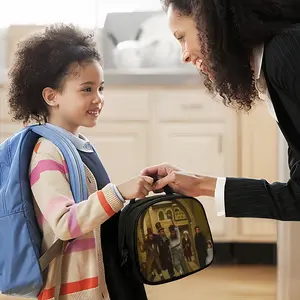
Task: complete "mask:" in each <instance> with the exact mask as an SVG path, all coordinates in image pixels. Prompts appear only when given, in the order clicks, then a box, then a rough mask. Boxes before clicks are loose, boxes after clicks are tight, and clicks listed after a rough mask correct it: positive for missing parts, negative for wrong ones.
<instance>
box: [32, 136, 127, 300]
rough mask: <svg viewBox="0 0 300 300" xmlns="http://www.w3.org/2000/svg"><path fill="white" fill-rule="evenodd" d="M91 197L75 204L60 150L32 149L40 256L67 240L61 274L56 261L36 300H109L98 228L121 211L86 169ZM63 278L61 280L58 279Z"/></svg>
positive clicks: (45, 145)
mask: <svg viewBox="0 0 300 300" xmlns="http://www.w3.org/2000/svg"><path fill="white" fill-rule="evenodd" d="M85 171H86V177H87V180H86V183H87V188H88V194H89V197H88V199H86V200H85V201H82V202H80V203H78V204H75V202H74V200H73V197H72V193H71V190H70V184H69V174H68V169H67V166H66V163H65V161H64V158H63V155H62V153H61V152H60V150H59V149H58V148H57V147H56V146H55V145H54V144H53V143H52V142H50V141H48V140H46V139H45V138H40V139H39V141H38V143H37V144H36V146H35V149H34V152H33V155H32V159H31V164H30V170H29V172H30V184H31V189H32V192H33V196H34V209H35V213H36V217H37V220H38V223H39V226H40V229H41V231H42V233H43V240H42V253H44V252H45V251H46V250H47V249H49V247H50V246H51V245H52V244H53V243H54V242H55V240H56V239H57V238H59V239H61V240H70V239H74V238H76V240H74V241H73V242H71V243H70V244H68V245H67V247H66V249H65V252H64V254H63V257H62V263H61V272H60V270H59V263H58V259H57V258H56V259H54V260H53V261H52V262H51V264H50V266H49V269H48V272H47V273H46V274H45V276H46V278H45V286H44V289H43V291H42V292H41V294H40V295H39V297H38V299H39V300H46V299H54V295H55V291H56V290H57V286H58V283H59V282H60V281H61V285H60V296H59V299H60V300H71V299H75V300H77V299H91V300H94V299H95V300H99V299H105V300H108V299H109V295H108V291H107V287H106V283H105V273H104V265H103V259H102V250H101V236H100V226H101V224H102V223H104V222H105V221H106V220H107V219H109V218H110V217H111V216H112V215H114V214H115V213H116V212H118V211H120V210H121V208H122V207H123V203H122V201H120V199H119V198H118V195H117V194H116V193H115V189H114V187H113V185H112V184H108V185H106V186H105V187H104V188H103V189H102V190H100V191H97V183H96V180H95V178H94V176H93V174H92V173H91V171H90V170H89V169H88V168H87V167H86V166H85ZM60 273H61V280H59V277H58V274H60Z"/></svg>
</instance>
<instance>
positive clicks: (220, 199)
mask: <svg viewBox="0 0 300 300" xmlns="http://www.w3.org/2000/svg"><path fill="white" fill-rule="evenodd" d="M225 183H226V178H224V177H218V178H217V184H216V190H215V207H216V211H217V215H218V216H219V217H221V216H225V199H224V198H225Z"/></svg>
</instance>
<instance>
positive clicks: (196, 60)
mask: <svg viewBox="0 0 300 300" xmlns="http://www.w3.org/2000/svg"><path fill="white" fill-rule="evenodd" d="M167 16H168V21H169V28H170V30H171V32H172V33H173V35H174V37H175V38H176V39H177V40H178V42H179V43H180V45H181V49H182V61H183V62H184V63H192V64H193V65H194V66H195V67H196V68H197V69H198V70H199V71H201V72H203V73H205V74H207V75H208V76H209V78H210V80H212V79H213V78H212V76H210V74H208V72H207V69H206V68H205V66H203V64H202V55H201V46H200V41H199V33H198V30H197V27H196V24H195V22H194V20H193V18H192V17H190V16H183V15H181V14H180V13H179V12H178V11H177V10H176V9H175V8H174V7H173V5H172V4H171V5H170V6H169V8H168V12H167Z"/></svg>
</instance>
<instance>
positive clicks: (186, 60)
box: [181, 51, 191, 64]
mask: <svg viewBox="0 0 300 300" xmlns="http://www.w3.org/2000/svg"><path fill="white" fill-rule="evenodd" d="M181 60H182V62H183V63H185V64H187V63H189V62H191V55H190V53H189V52H188V51H184V52H183V53H182V58H181Z"/></svg>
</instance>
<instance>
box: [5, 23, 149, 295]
mask: <svg viewBox="0 0 300 300" xmlns="http://www.w3.org/2000/svg"><path fill="white" fill-rule="evenodd" d="M9 76H10V89H9V105H10V108H11V111H12V113H13V116H14V119H15V120H20V121H23V122H24V123H28V122H30V121H32V120H35V121H38V122H40V123H41V122H45V123H46V126H50V127H55V128H57V129H58V130H60V131H61V132H62V133H63V134H64V135H65V136H66V137H68V138H69V139H70V140H71V142H73V144H74V146H75V147H76V148H77V149H78V152H79V154H80V156H81V158H82V161H83V162H84V166H85V171H86V184H87V189H88V193H89V197H88V199H86V200H84V201H82V202H81V203H79V204H75V203H74V199H73V198H72V193H71V190H70V183H69V174H68V169H67V167H66V164H65V161H64V157H63V155H62V153H61V152H60V151H59V150H58V148H57V147H56V146H55V145H54V144H53V143H51V142H50V141H49V140H47V139H45V138H40V139H39V140H38V143H37V144H36V146H35V149H34V152H33V154H32V160H31V164H30V170H29V175H30V183H31V189H32V193H33V196H34V199H35V201H34V208H35V213H36V216H37V220H38V222H39V226H40V229H41V231H42V234H43V240H42V253H44V252H45V251H47V249H49V247H50V246H51V245H52V244H53V243H54V242H55V240H56V239H57V238H59V239H61V240H64V241H68V240H71V239H75V240H73V241H72V242H70V243H69V244H68V245H67V247H66V249H65V251H64V253H63V256H62V259H60V262H59V259H58V258H56V259H54V260H53V261H52V262H51V264H50V265H49V268H48V271H47V273H46V274H45V286H44V289H43V291H42V292H41V293H40V295H39V299H62V300H64V299H66V300H69V299H87V300H88V299H91V300H100V299H111V300H115V299H116V300H119V299H120V300H127V299H128V300H133V299H135V300H137V299H147V297H146V294H145V290H144V287H143V285H141V284H139V283H137V282H135V281H134V279H133V278H134V277H133V276H130V277H131V278H130V277H129V278H128V276H125V274H124V271H123V269H122V268H121V267H120V261H119V257H118V249H117V235H118V231H117V230H118V216H119V214H118V212H120V210H121V208H122V207H123V206H124V202H125V201H126V200H130V199H132V198H141V197H145V196H146V195H148V193H149V191H151V189H152V183H153V179H152V178H150V177H147V176H137V177H135V178H133V179H130V180H128V181H126V182H124V183H122V184H119V185H117V186H116V185H114V184H112V183H110V182H109V178H108V176H107V173H106V171H105V169H104V167H103V165H102V164H101V162H100V160H99V158H98V156H97V154H96V153H95V152H94V150H93V147H92V146H91V144H90V143H89V142H88V140H87V139H86V138H85V137H83V136H82V135H80V134H79V128H80V126H84V127H94V126H96V125H97V121H98V118H99V115H100V112H101V110H102V108H103V104H104V97H103V84H104V81H103V70H102V68H101V66H100V57H99V54H98V52H97V50H96V49H95V43H94V41H93V39H92V36H91V35H86V34H85V33H84V32H82V31H80V30H78V29H77V28H75V27H73V26H66V25H55V26H50V27H48V28H46V29H45V31H44V32H41V33H38V34H35V35H32V36H31V37H29V38H28V39H27V40H25V41H23V42H22V43H20V44H19V49H18V51H17V53H16V54H15V60H14V62H13V65H12V67H11V70H10V73H9ZM129 272H130V271H129Z"/></svg>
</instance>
